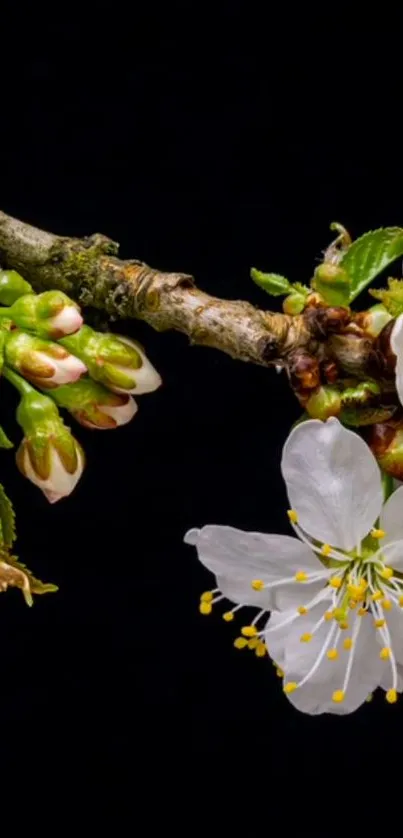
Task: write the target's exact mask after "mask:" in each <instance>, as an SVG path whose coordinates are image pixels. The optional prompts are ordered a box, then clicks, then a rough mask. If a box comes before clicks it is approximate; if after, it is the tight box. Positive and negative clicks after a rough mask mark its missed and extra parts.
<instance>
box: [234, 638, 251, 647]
mask: <svg viewBox="0 0 403 838" xmlns="http://www.w3.org/2000/svg"><path fill="white" fill-rule="evenodd" d="M247 645H248V641H247V639H246V637H236V638H235V640H234V646H235V649H245V648H246V646H247Z"/></svg>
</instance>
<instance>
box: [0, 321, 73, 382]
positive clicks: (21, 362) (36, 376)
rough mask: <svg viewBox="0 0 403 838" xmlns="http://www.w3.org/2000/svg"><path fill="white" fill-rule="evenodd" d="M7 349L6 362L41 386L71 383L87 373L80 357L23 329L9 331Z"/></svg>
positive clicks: (6, 342)
mask: <svg viewBox="0 0 403 838" xmlns="http://www.w3.org/2000/svg"><path fill="white" fill-rule="evenodd" d="M4 351H5V361H6V363H7V364H8V365H9V366H11V367H14V369H16V370H18V372H20V373H21V375H23V376H24V378H27V379H28V381H32V382H33V384H36V386H38V387H44V388H46V389H48V388H51V387H57V385H59V384H68V383H69V382H70V381H77V379H78V378H80V376H81V375H84V373H86V372H87V368H86V366H85V364H83V362H82V361H81V360H80V358H76V357H75V356H74V355H70V353H69V352H67V349H65V348H64V346H59V344H58V343H51V341H48V340H43V339H42V338H37V337H35V336H34V335H29V334H26V333H25V332H22V331H20V330H19V329H14V330H13V331H11V332H9V333H8V334H7V337H6V341H5V350H4Z"/></svg>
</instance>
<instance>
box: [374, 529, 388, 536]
mask: <svg viewBox="0 0 403 838" xmlns="http://www.w3.org/2000/svg"><path fill="white" fill-rule="evenodd" d="M371 535H372V538H385V535H386V532H385V530H377V529H374V530H371Z"/></svg>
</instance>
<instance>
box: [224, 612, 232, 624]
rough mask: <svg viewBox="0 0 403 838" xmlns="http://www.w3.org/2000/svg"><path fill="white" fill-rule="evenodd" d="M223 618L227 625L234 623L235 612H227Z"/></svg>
mask: <svg viewBox="0 0 403 838" xmlns="http://www.w3.org/2000/svg"><path fill="white" fill-rule="evenodd" d="M222 618H223V620H225V622H226V623H232V620H233V619H234V612H233V611H225V612H224V614H223V615H222Z"/></svg>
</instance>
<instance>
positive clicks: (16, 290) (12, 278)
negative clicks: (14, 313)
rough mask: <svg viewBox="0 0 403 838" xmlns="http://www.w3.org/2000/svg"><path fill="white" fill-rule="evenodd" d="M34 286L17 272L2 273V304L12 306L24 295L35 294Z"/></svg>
mask: <svg viewBox="0 0 403 838" xmlns="http://www.w3.org/2000/svg"><path fill="white" fill-rule="evenodd" d="M33 293H34V292H33V290H32V286H31V285H30V284H29V282H26V280H25V279H23V278H22V276H20V274H19V273H17V271H0V304H1V305H2V306H12V304H13V303H15V301H16V300H18V298H19V297H22V296H23V295H24V294H33Z"/></svg>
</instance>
